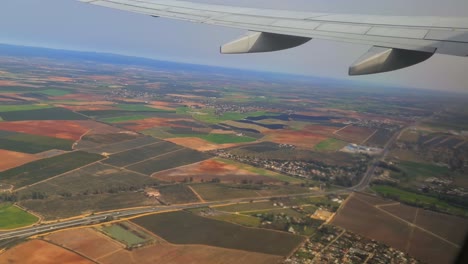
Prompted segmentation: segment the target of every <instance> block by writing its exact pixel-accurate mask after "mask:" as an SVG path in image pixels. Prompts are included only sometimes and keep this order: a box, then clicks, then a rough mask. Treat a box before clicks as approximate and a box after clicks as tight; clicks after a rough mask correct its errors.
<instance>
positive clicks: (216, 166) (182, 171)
mask: <svg viewBox="0 0 468 264" xmlns="http://www.w3.org/2000/svg"><path fill="white" fill-rule="evenodd" d="M152 177H154V178H157V179H159V180H162V181H168V182H172V181H176V182H182V181H185V180H187V179H189V178H192V179H193V181H194V182H201V181H202V180H203V181H210V180H212V179H214V178H217V179H219V180H220V181H221V182H230V183H232V182H241V181H242V180H251V181H253V182H258V181H263V182H265V183H269V182H271V183H273V182H280V181H279V180H276V179H274V178H271V177H267V176H262V175H258V174H255V173H252V172H250V171H247V170H244V169H240V168H238V167H237V166H235V165H232V164H227V163H224V162H221V161H218V160H214V159H210V160H205V161H202V162H199V163H196V164H192V165H188V166H183V167H179V168H175V169H171V170H167V171H163V172H160V173H155V174H153V175H152Z"/></svg>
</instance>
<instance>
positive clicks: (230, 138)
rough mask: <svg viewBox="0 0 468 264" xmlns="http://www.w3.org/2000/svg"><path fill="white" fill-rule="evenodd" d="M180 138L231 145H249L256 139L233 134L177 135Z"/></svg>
mask: <svg viewBox="0 0 468 264" xmlns="http://www.w3.org/2000/svg"><path fill="white" fill-rule="evenodd" d="M179 137H182V138H183V137H198V138H201V139H203V140H206V141H208V142H211V143H214V144H230V143H247V142H253V141H255V140H256V139H255V138H251V137H246V136H238V135H233V134H213V133H210V134H175V135H174V138H179Z"/></svg>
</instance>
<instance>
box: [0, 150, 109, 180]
mask: <svg viewBox="0 0 468 264" xmlns="http://www.w3.org/2000/svg"><path fill="white" fill-rule="evenodd" d="M102 158H103V157H102V156H101V155H98V154H90V153H86V152H82V151H75V152H71V153H67V154H63V155H59V156H55V157H52V158H47V159H42V160H37V161H33V162H30V163H28V164H25V165H22V166H19V167H16V168H13V169H10V170H6V171H3V172H0V180H1V181H2V182H3V183H7V184H11V185H13V186H15V188H19V187H23V186H26V185H30V184H33V183H36V182H39V181H42V180H45V179H48V178H50V177H54V176H56V175H59V174H62V173H65V172H67V171H70V170H73V169H76V168H79V167H82V166H84V165H87V164H89V163H92V162H95V161H98V160H100V159H102Z"/></svg>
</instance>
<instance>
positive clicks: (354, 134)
mask: <svg viewBox="0 0 468 264" xmlns="http://www.w3.org/2000/svg"><path fill="white" fill-rule="evenodd" d="M375 132H376V130H375V129H370V128H367V127H359V126H353V125H350V126H347V127H345V128H343V129H341V130H339V131H338V132H336V133H335V135H337V136H339V137H340V138H342V139H343V140H345V141H348V142H352V143H355V144H362V143H363V142H365V141H366V140H367V139H368V138H369V137H370V136H373V134H374V133H375Z"/></svg>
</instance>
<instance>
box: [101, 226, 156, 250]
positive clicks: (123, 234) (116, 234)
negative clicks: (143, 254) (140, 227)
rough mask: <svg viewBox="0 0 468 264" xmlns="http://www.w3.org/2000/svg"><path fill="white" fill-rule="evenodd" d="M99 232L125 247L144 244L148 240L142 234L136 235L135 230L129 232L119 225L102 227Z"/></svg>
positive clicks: (126, 228)
mask: <svg viewBox="0 0 468 264" xmlns="http://www.w3.org/2000/svg"><path fill="white" fill-rule="evenodd" d="M101 230H102V231H103V232H104V233H105V234H106V235H108V236H110V237H111V238H113V239H115V240H117V241H119V242H121V243H123V244H125V245H127V247H134V246H137V245H139V244H144V243H146V242H148V241H149V240H150V239H149V238H146V237H144V235H143V234H140V233H137V232H136V231H135V230H130V229H129V228H128V227H127V226H126V225H123V224H121V223H118V224H113V225H108V226H103V227H102V228H101Z"/></svg>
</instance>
